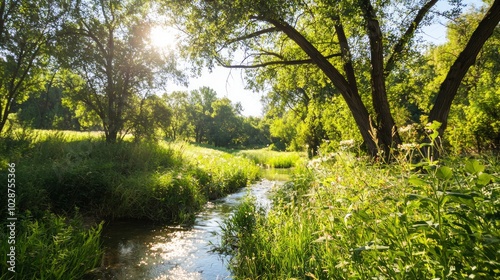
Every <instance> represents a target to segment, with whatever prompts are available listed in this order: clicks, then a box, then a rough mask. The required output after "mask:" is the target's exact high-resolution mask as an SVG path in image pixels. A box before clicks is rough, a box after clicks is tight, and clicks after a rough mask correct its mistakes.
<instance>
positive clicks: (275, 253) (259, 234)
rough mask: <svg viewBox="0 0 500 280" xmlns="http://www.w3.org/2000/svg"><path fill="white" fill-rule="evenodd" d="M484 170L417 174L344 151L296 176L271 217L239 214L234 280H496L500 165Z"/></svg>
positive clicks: (459, 167) (233, 240)
mask: <svg viewBox="0 0 500 280" xmlns="http://www.w3.org/2000/svg"><path fill="white" fill-rule="evenodd" d="M483 162H484V163H487V165H483V164H484V163H481V162H479V161H475V160H464V159H461V160H453V161H442V163H441V164H440V165H439V166H432V165H427V166H428V167H425V169H422V171H418V170H417V169H407V168H406V167H405V168H403V167H401V166H400V164H398V165H379V164H372V163H370V162H366V161H364V160H362V159H359V158H356V157H355V156H354V155H352V154H348V153H338V154H337V155H336V156H334V157H332V158H329V159H327V160H324V161H315V162H313V164H311V165H309V167H308V168H307V169H304V170H302V172H300V174H299V175H296V176H295V178H294V179H293V180H292V181H291V182H290V183H288V184H286V185H285V186H284V187H283V188H282V189H281V191H280V192H279V194H278V195H277V196H276V199H275V201H274V207H273V209H272V210H271V211H270V212H269V213H268V214H267V215H266V214H264V213H263V212H260V211H258V210H256V209H255V208H253V207H251V206H248V205H243V206H241V209H240V210H241V211H238V212H237V214H236V215H235V216H234V217H232V218H230V219H229V220H228V221H226V223H225V225H224V226H223V228H224V230H225V232H224V237H223V247H224V249H222V250H221V251H224V250H226V251H229V252H230V253H232V254H233V255H234V258H233V262H232V263H231V267H232V269H233V271H234V272H235V274H236V279H375V278H377V279H381V278H384V279H437V278H439V279H464V278H479V279H496V278H498V277H499V276H500V255H499V254H498V248H499V247H498V246H499V244H500V230H499V228H500V223H499V220H498V205H500V188H499V182H500V178H499V174H500V173H499V172H500V167H499V166H498V165H496V164H495V162H498V161H495V160H490V159H486V160H484V161H483ZM246 203H251V202H246ZM242 220H252V221H255V222H252V223H251V224H250V225H253V226H252V227H248V226H241V223H240V221H242Z"/></svg>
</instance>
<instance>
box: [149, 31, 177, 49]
mask: <svg viewBox="0 0 500 280" xmlns="http://www.w3.org/2000/svg"><path fill="white" fill-rule="evenodd" d="M176 37H177V36H176V35H175V32H174V30H173V29H172V28H169V27H165V26H155V27H153V28H152V29H151V32H150V33H149V40H150V42H151V45H152V46H154V47H156V48H159V49H167V48H171V47H172V46H174V45H175V44H176V41H177V38H176Z"/></svg>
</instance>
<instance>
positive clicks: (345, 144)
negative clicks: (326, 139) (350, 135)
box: [340, 139, 354, 148]
mask: <svg viewBox="0 0 500 280" xmlns="http://www.w3.org/2000/svg"><path fill="white" fill-rule="evenodd" d="M340 146H343V147H347V148H350V147H353V146H354V139H349V140H342V141H340Z"/></svg>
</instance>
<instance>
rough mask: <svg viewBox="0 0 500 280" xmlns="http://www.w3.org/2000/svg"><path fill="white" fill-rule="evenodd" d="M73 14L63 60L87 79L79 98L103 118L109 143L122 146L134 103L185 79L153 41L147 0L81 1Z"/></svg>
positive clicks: (65, 35)
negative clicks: (121, 138)
mask: <svg viewBox="0 0 500 280" xmlns="http://www.w3.org/2000/svg"><path fill="white" fill-rule="evenodd" d="M70 10H71V18H70V20H68V21H66V22H65V25H64V29H63V31H62V32H61V33H60V37H59V41H60V42H61V45H60V46H59V47H60V49H61V52H62V54H63V55H61V56H60V57H59V58H60V60H59V61H60V63H61V64H62V65H63V66H64V67H66V68H67V69H70V70H71V71H74V72H75V73H77V74H78V75H79V76H80V77H81V78H82V79H83V80H84V81H85V84H84V86H83V87H81V88H80V89H79V90H78V91H75V92H74V94H75V96H74V97H75V98H76V99H78V100H80V101H81V102H83V103H84V104H85V105H86V106H87V107H88V108H89V109H90V110H92V111H93V112H95V113H96V114H97V115H98V116H99V117H100V119H101V121H102V124H103V128H104V132H105V135H106V141H107V142H110V143H113V142H116V140H117V137H118V134H119V133H120V132H122V131H123V130H124V126H125V124H126V123H130V122H131V120H132V119H133V118H134V112H135V110H134V108H133V102H134V100H136V99H137V98H139V99H144V98H146V96H148V95H150V91H151V90H152V89H155V88H157V87H159V86H160V85H161V83H162V82H164V81H165V80H167V79H168V78H171V77H181V76H182V75H181V74H180V72H178V71H177V70H176V68H175V62H174V61H173V59H172V57H171V56H167V55H166V54H165V53H162V52H160V51H159V50H158V49H155V48H154V47H153V46H152V45H151V44H149V43H148V34H149V30H150V29H151V27H152V25H153V22H152V21H151V20H148V18H147V13H148V12H149V6H148V5H146V3H145V1H140V0H129V1H117V0H110V1H100V0H92V1H77V2H74V3H73V6H72V7H71V9H70Z"/></svg>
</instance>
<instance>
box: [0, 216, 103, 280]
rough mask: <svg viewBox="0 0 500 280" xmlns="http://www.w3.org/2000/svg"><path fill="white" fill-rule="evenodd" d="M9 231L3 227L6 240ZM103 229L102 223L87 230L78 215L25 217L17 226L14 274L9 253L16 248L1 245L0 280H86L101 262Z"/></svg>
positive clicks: (4, 243) (5, 243)
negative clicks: (88, 274)
mask: <svg viewBox="0 0 500 280" xmlns="http://www.w3.org/2000/svg"><path fill="white" fill-rule="evenodd" d="M6 228H7V227H6V225H2V229H1V230H0V236H1V240H5V241H6V240H7V236H8V234H9V233H8V232H7V231H6ZM101 229H102V224H101V225H98V226H96V227H93V228H90V229H87V228H85V227H84V226H83V222H82V218H81V217H78V216H76V217H73V218H72V219H66V218H64V217H61V216H57V215H55V214H50V213H46V214H45V215H44V216H43V218H42V219H39V220H35V219H32V218H30V217H24V218H23V219H22V220H21V221H20V222H19V223H17V227H16V233H17V235H16V243H15V247H16V250H15V256H16V260H15V272H14V273H13V272H12V271H8V270H7V268H8V267H7V261H8V260H9V256H7V252H10V249H9V247H10V246H12V245H11V244H8V243H7V242H2V243H1V245H0V248H1V251H2V252H4V253H3V254H2V256H1V257H0V260H1V261H2V276H1V277H0V279H13V278H15V279H82V277H83V276H84V275H86V274H87V273H89V272H90V271H91V270H92V269H93V268H95V267H96V266H98V265H99V263H100V260H101V255H102V249H101V244H100V238H99V236H100V233H101ZM11 277H13V278H11Z"/></svg>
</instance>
